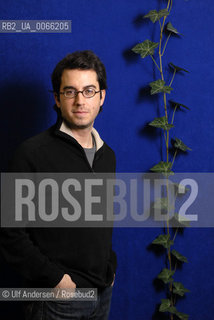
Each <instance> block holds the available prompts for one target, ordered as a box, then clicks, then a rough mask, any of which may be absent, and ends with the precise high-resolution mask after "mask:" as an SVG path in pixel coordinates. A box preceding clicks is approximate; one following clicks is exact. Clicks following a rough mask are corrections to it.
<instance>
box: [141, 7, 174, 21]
mask: <svg viewBox="0 0 214 320" xmlns="http://www.w3.org/2000/svg"><path fill="white" fill-rule="evenodd" d="M168 15H169V12H168V10H167V9H162V10H160V11H157V10H151V11H149V13H147V14H146V15H145V16H144V17H143V18H149V19H150V20H151V21H152V22H153V23H155V22H156V21H158V20H160V19H161V18H162V17H167V16H168Z"/></svg>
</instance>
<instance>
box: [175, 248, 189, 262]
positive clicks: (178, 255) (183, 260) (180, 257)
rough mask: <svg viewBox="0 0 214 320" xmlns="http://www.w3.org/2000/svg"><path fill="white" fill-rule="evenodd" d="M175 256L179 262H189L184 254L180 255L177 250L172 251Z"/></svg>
mask: <svg viewBox="0 0 214 320" xmlns="http://www.w3.org/2000/svg"><path fill="white" fill-rule="evenodd" d="M171 253H172V254H173V256H175V257H176V258H177V259H178V260H179V261H182V262H188V260H187V258H186V257H184V256H182V254H180V253H179V252H178V251H176V250H172V252H171Z"/></svg>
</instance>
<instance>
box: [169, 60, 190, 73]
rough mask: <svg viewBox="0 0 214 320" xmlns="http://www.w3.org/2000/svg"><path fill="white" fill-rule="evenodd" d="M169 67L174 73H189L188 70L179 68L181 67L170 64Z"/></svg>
mask: <svg viewBox="0 0 214 320" xmlns="http://www.w3.org/2000/svg"><path fill="white" fill-rule="evenodd" d="M169 66H170V67H171V68H173V69H175V70H176V72H179V71H184V72H187V73H189V71H188V70H186V69H184V68H181V67H178V66H176V65H175V64H173V63H172V62H170V63H169Z"/></svg>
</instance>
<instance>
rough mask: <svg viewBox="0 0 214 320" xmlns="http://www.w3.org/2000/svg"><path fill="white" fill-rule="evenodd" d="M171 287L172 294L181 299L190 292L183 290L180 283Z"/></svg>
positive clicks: (174, 283) (175, 283)
mask: <svg viewBox="0 0 214 320" xmlns="http://www.w3.org/2000/svg"><path fill="white" fill-rule="evenodd" d="M173 287H174V289H173V293H176V294H178V295H179V296H181V297H183V296H184V294H185V293H186V292H190V290H188V289H186V288H184V286H183V285H182V283H181V282H173Z"/></svg>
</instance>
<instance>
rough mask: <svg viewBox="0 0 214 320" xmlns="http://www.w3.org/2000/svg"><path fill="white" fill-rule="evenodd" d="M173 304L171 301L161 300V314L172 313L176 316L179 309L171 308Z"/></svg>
mask: <svg viewBox="0 0 214 320" xmlns="http://www.w3.org/2000/svg"><path fill="white" fill-rule="evenodd" d="M170 304H171V302H170V300H169V299H161V305H160V308H159V311H160V312H170V313H174V314H176V312H177V309H176V307H174V306H172V307H171V306H170Z"/></svg>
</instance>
